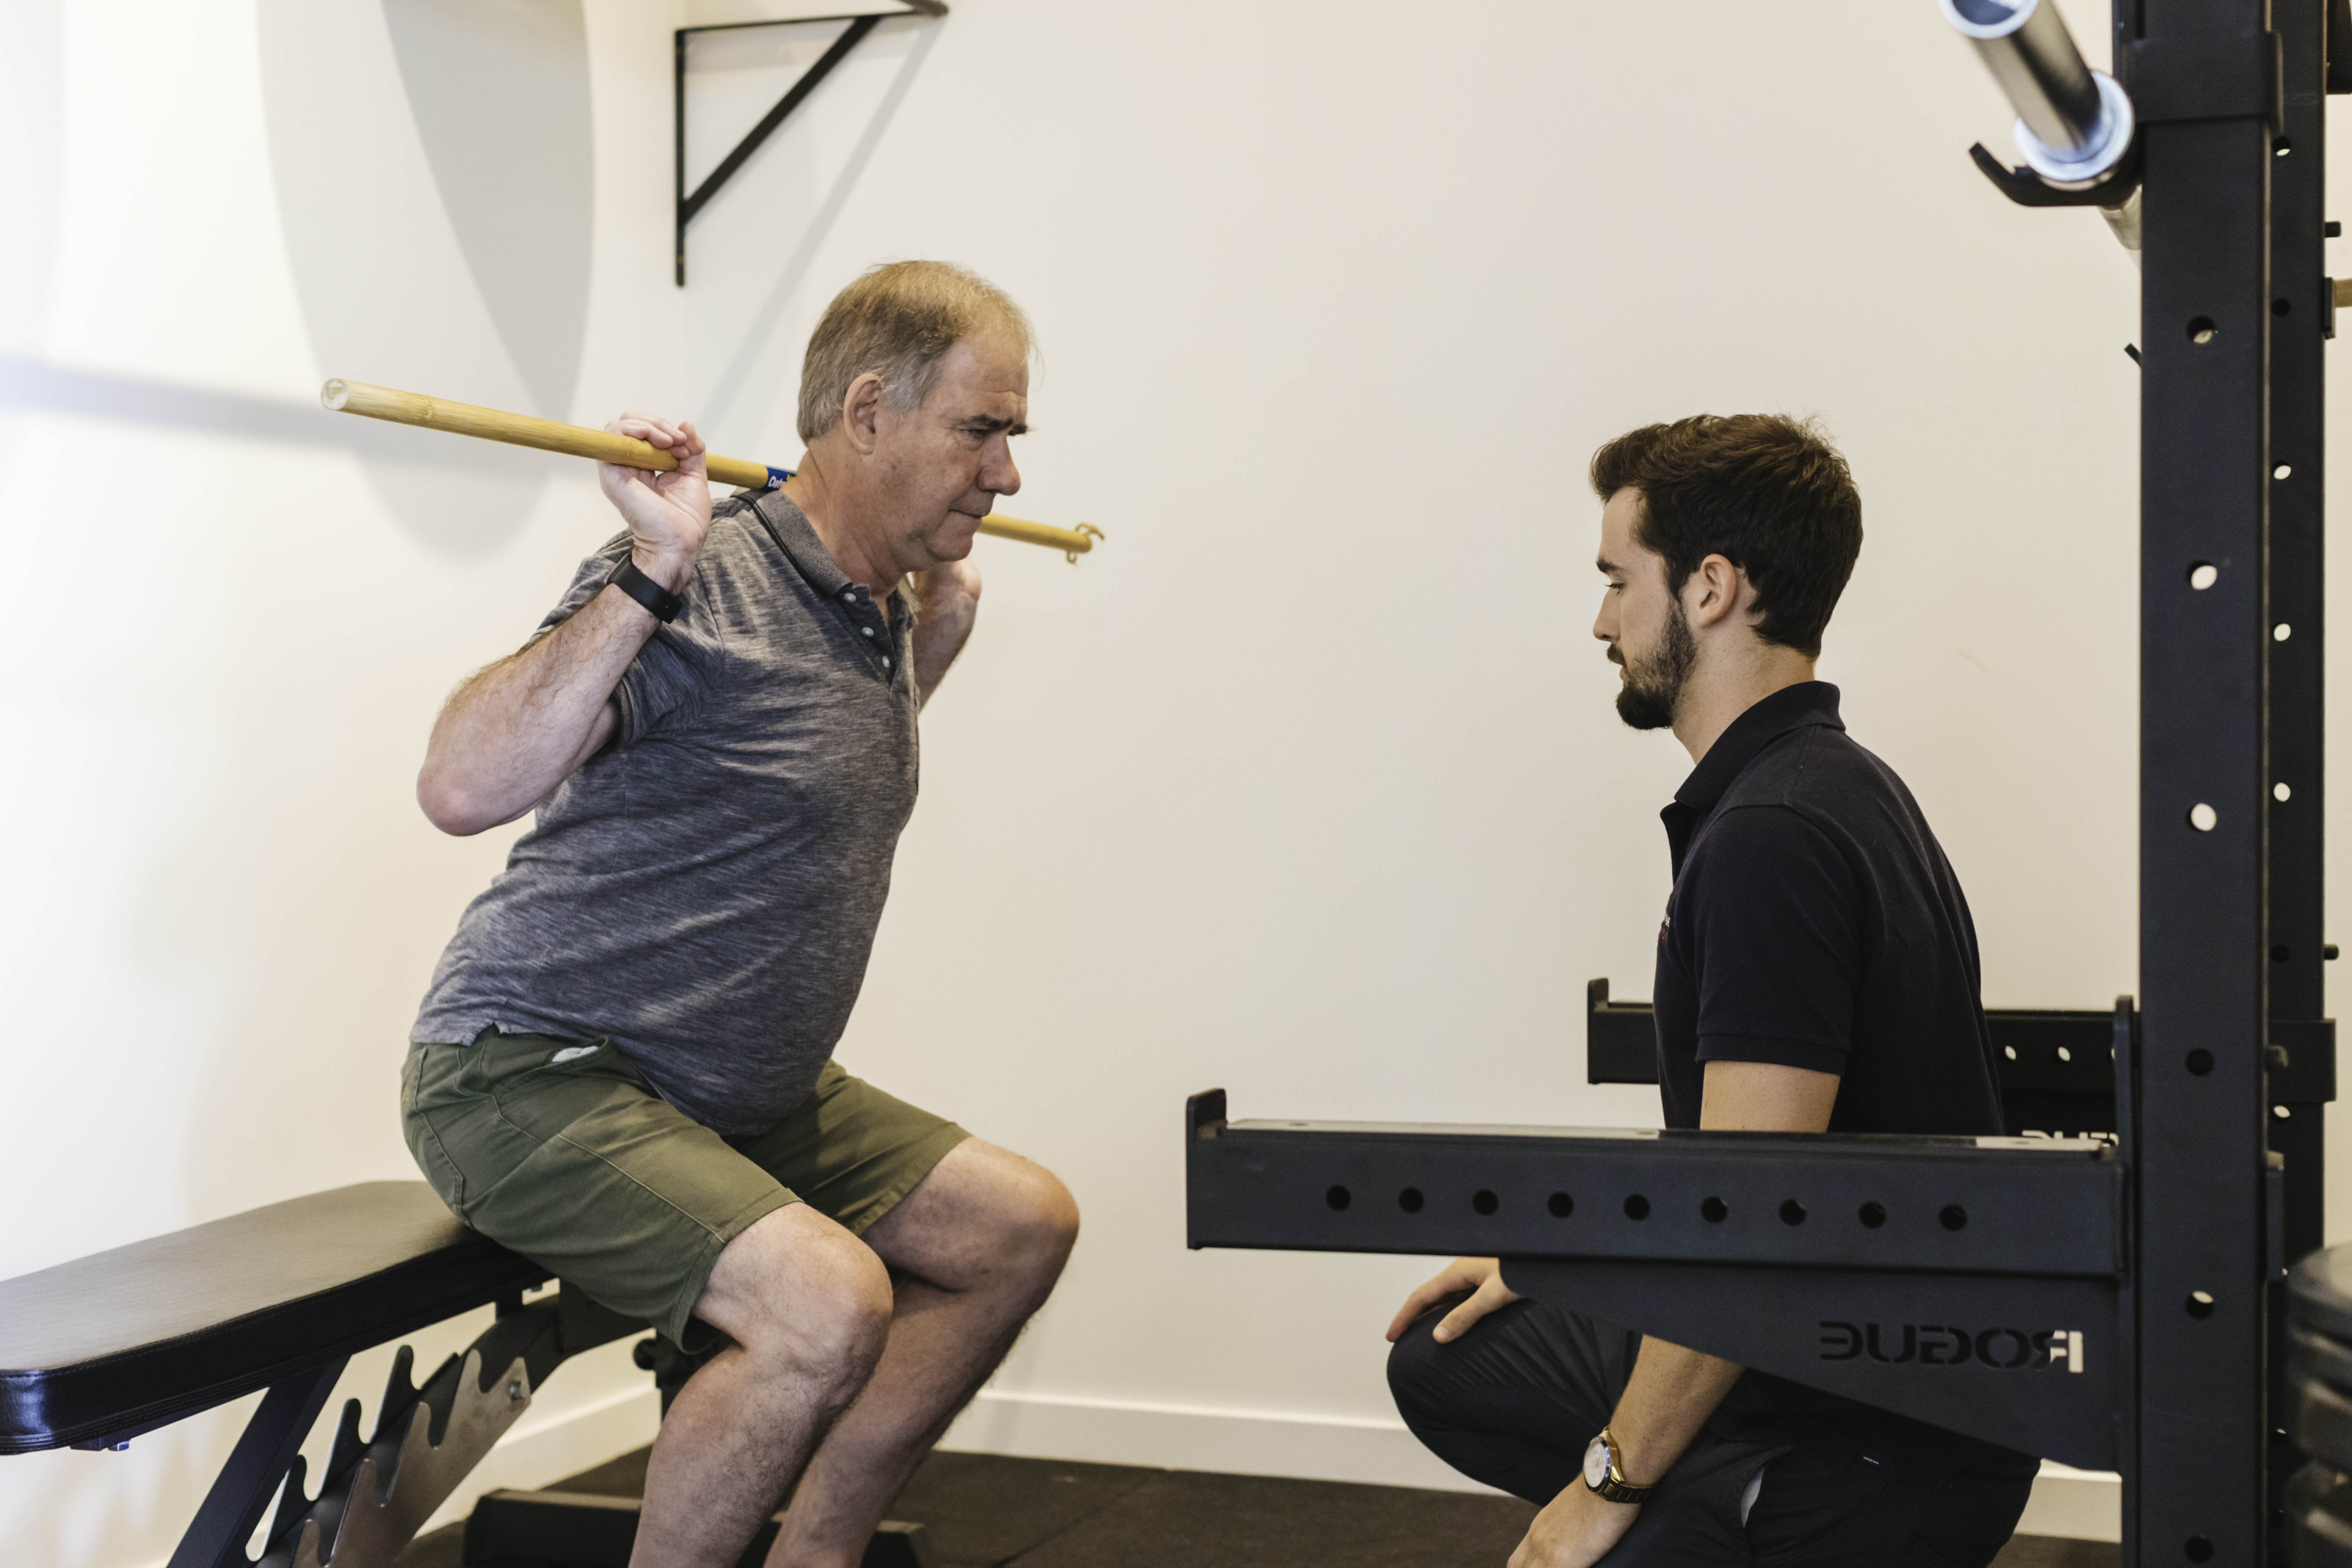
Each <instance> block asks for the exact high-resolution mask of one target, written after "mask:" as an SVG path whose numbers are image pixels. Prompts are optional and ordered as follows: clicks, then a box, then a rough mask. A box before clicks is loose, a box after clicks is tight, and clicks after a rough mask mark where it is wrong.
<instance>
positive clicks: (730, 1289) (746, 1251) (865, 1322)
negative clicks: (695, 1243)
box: [700, 1205, 893, 1396]
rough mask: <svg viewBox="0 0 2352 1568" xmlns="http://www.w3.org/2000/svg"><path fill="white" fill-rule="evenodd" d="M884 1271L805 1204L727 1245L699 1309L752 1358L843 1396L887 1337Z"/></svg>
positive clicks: (869, 1368) (888, 1298) (859, 1382)
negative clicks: (702, 1304)
mask: <svg viewBox="0 0 2352 1568" xmlns="http://www.w3.org/2000/svg"><path fill="white" fill-rule="evenodd" d="M892 1305H893V1300H892V1295H891V1289H890V1273H889V1270H888V1269H887V1268H885V1267H884V1266H883V1263H882V1260H881V1259H880V1258H877V1257H876V1256H875V1255H874V1253H873V1252H872V1251H871V1250H870V1249H869V1248H867V1247H866V1246H865V1244H864V1243H862V1242H860V1241H859V1240H858V1239H857V1238H856V1237H854V1236H851V1235H850V1234H849V1233H848V1232H847V1231H845V1230H844V1229H842V1228H841V1227H840V1226H836V1225H835V1224H833V1223H832V1222H831V1221H830V1220H826V1219H824V1218H823V1216H821V1215H816V1214H815V1213H814V1211H813V1210H810V1209H808V1208H807V1207H806V1206H805V1205H793V1206H791V1207H789V1208H784V1209H779V1210H777V1211H776V1212H775V1213H774V1214H772V1215H768V1216H767V1217H766V1218H764V1219H762V1220H761V1221H760V1222H759V1223H758V1224H757V1225H754V1226H752V1227H751V1229H749V1230H747V1231H745V1232H744V1233H743V1234H742V1235H740V1236H739V1237H736V1238H735V1239H734V1240H733V1241H731V1242H730V1243H728V1245H727V1249H726V1250H725V1251H724V1252H723V1253H721V1254H720V1255H719V1266H718V1267H717V1268H713V1269H712V1270H711V1286H710V1289H709V1290H708V1291H706V1293H705V1296H704V1307H703V1309H702V1310H701V1311H700V1315H701V1316H702V1317H704V1318H705V1319H706V1321H709V1322H711V1323H712V1324H714V1325H715V1326H716V1327H718V1328H719V1329H721V1330H723V1331H725V1332H726V1334H727V1335H728V1337H729V1338H730V1339H732V1340H733V1341H734V1342H736V1343H737V1344H738V1345H740V1346H741V1347H742V1349H743V1351H744V1352H745V1353H746V1354H747V1355H748V1356H750V1357H751V1360H752V1361H753V1362H755V1363H762V1364H764V1365H766V1366H768V1367H770V1368H772V1370H774V1371H776V1372H778V1373H784V1374H786V1375H792V1376H797V1377H803V1378H806V1379H809V1380H811V1381H813V1382H814V1383H817V1384H822V1385H824V1386H825V1387H827V1388H828V1389H832V1390H834V1391H835V1392H836V1393H838V1394H844V1395H845V1396H846V1395H855V1394H856V1391H857V1390H858V1389H860V1388H862V1387H864V1386H865V1384H866V1378H867V1376H868V1375H870V1374H871V1373H872V1372H873V1370H874V1364H875V1363H877V1361H879V1360H880V1359H881V1357H882V1351H883V1347H884V1346H885V1344H887V1342H888V1339H889V1334H890V1317H891V1309H892Z"/></svg>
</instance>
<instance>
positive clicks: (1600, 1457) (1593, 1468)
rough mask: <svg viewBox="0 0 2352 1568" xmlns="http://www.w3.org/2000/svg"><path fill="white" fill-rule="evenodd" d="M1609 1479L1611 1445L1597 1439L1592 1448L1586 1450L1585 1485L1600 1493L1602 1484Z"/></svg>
mask: <svg viewBox="0 0 2352 1568" xmlns="http://www.w3.org/2000/svg"><path fill="white" fill-rule="evenodd" d="M1607 1479H1609V1445H1608V1444H1606V1443H1604V1442H1602V1441H1601V1439H1600V1438H1598V1437H1595V1438H1594V1439H1592V1447H1589V1448H1587V1449H1585V1450H1584V1484H1585V1485H1586V1486H1588V1487H1591V1489H1593V1490H1595V1491H1599V1490H1600V1489H1601V1482H1603V1481H1605V1480H1607Z"/></svg>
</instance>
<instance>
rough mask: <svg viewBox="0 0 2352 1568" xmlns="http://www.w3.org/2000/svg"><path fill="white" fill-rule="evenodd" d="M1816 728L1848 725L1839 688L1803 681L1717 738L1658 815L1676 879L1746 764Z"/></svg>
mask: <svg viewBox="0 0 2352 1568" xmlns="http://www.w3.org/2000/svg"><path fill="white" fill-rule="evenodd" d="M1816 724H1819V725H1824V726H1826V727H1828V728H1830V729H1832V730H1843V729H1844V728H1845V721H1843V720H1842V719H1840V718H1839V717H1838V689H1837V688H1836V687H1834V686H1832V685H1831V684H1830V683H1829V682H1828V681H1826V680H1801V681H1799V682H1798V683H1797V684H1796V685H1794V686H1784V687H1782V688H1781V689H1780V690H1778V691H1775V692H1774V693H1772V695H1771V696H1769V697H1767V698H1765V699H1764V700H1762V701H1760V702H1758V703H1755V704H1753V705H1752V706H1751V707H1749V708H1748V711H1747V712H1745V713H1742V714H1741V715H1740V716H1739V717H1738V718H1737V719H1734V720H1733V721H1731V723H1730V725H1729V727H1727V729H1726V730H1725V731H1723V733H1722V734H1720V735H1718V736H1717V737H1716V741H1715V744H1714V745H1712V746H1709V747H1708V748H1707V752H1706V756H1704V757H1701V758H1700V759H1699V762H1698V766H1696V767H1695V768H1693V769H1691V771H1690V777H1688V778H1686V779H1685V780H1683V787H1682V788H1680V789H1678V790H1676V791H1675V798H1674V801H1673V802H1672V804H1670V805H1667V806H1666V807H1665V809H1664V810H1663V811H1661V812H1659V813H1658V817H1659V820H1661V821H1663V822H1664V824H1665V825H1666V843H1667V846H1668V847H1670V848H1671V849H1672V850H1673V852H1674V865H1675V873H1676V874H1677V875H1680V874H1681V871H1682V868H1683V851H1684V850H1685V848H1687V847H1689V845H1690V839H1691V835H1692V834H1693V833H1694V832H1696V830H1697V827H1698V825H1699V824H1700V823H1701V822H1704V821H1705V820H1706V817H1707V816H1708V814H1709V813H1711V812H1713V811H1714V810H1715V808H1716V805H1717V802H1719V801H1721V800H1722V799H1723V796H1724V792H1725V791H1727V790H1728V789H1729V788H1730V787H1731V785H1732V781H1734V780H1735V779H1737V778H1738V777H1739V775H1740V774H1741V773H1746V772H1747V771H1748V763H1752V762H1754V761H1755V760H1756V758H1757V755H1758V753H1759V752H1762V751H1763V750H1764V748H1765V747H1767V746H1769V745H1770V744H1771V743H1772V742H1775V741H1777V740H1779V739H1780V737H1781V736H1783V735H1785V734H1787V733H1789V732H1790V731H1792V730H1802V729H1805V728H1807V727H1809V726H1811V725H1816Z"/></svg>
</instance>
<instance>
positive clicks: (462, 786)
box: [416, 588, 661, 834]
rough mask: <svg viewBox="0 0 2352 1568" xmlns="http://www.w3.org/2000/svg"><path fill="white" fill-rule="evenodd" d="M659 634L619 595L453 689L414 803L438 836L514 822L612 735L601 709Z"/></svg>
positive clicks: (601, 597)
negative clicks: (623, 677)
mask: <svg viewBox="0 0 2352 1568" xmlns="http://www.w3.org/2000/svg"><path fill="white" fill-rule="evenodd" d="M660 625H661V623H660V622H659V621H656V619H655V618H654V617H653V616H652V615H651V614H650V613H648V612H647V611H646V609H645V608H644V606H642V605H639V604H638V603H637V602H636V601H635V600H634V599H632V598H630V597H629V596H628V595H625V594H623V593H621V592H620V591H619V590H617V589H610V588H608V589H606V590H604V592H602V593H600V594H598V595H596V596H595V597H593V598H592V599H590V600H589V601H588V602H587V603H586V604H585V605H582V606H581V607H580V609H579V611H578V612H577V613H576V614H574V615H573V616H572V617H571V619H569V620H567V621H565V622H564V623H563V624H562V626H558V627H556V628H555V629H554V630H553V631H551V632H550V633H548V634H547V636H545V637H541V638H540V639H539V640H538V641H537V642H535V643H533V644H531V645H530V647H527V648H525V649H523V650H522V651H521V652H520V653H518V654H516V655H514V656H513V657H512V658H506V659H501V660H500V661H499V662H498V663H497V664H494V665H492V666H490V667H489V668H488V669H485V670H483V671H482V672H481V673H479V674H478V675H476V676H475V677H474V678H473V679H470V680H468V681H467V682H466V683H465V685H463V686H461V687H459V688H458V689H457V691H456V692H455V693H454V694H453V695H452V696H451V697H450V699H449V701H448V703H447V705H446V706H445V707H444V708H443V709H442V710H441V716H440V718H439V719H438V720H436V721H435V722H434V725H433V739H432V741H431V742H430V743H429V744H428V745H427V747H426V749H425V766H424V768H423V769H422V770H421V771H420V772H419V773H417V777H416V798H417V803H418V804H419V805H422V806H423V807H424V808H425V816H428V817H430V818H431V819H432V821H433V824H434V826H436V827H439V828H440V829H441V830H442V831H443V832H445V833H456V834H468V833H479V832H481V831H482V830H483V829H484V828H488V827H493V826H497V825H498V824H499V823H501V822H511V821H512V820H514V819H515V818H516V817H518V816H521V815H522V814H523V813H524V812H526V811H529V810H530V808H531V807H532V806H533V805H537V804H538V803H539V802H540V801H541V800H543V799H544V798H546V796H547V795H548V792H549V791H551V790H552V789H554V788H555V786H556V785H557V784H562V782H563V781H564V780H565V779H566V778H568V777H570V776H571V774H572V770H573V769H575V768H577V767H578V766H579V765H580V764H581V763H583V762H585V761H587V759H588V758H589V757H590V756H592V755H593V754H594V752H595V751H596V748H597V747H598V746H600V745H602V744H603V743H604V741H605V740H606V739H607V738H608V737H609V736H610V734H611V727H612V721H611V720H610V719H609V718H607V716H606V715H607V706H606V705H607V704H608V703H609V702H610V701H611V700H612V696H613V691H614V688H615V687H617V686H618V685H619V684H620V682H621V677H622V675H623V674H625V672H626V671H627V669H628V668H629V663H630V661H631V660H632V659H634V658H636V657H637V650H638V649H640V648H642V647H645V645H646V639H648V638H649V637H652V636H653V634H654V631H655V629H656V627H658V626H660Z"/></svg>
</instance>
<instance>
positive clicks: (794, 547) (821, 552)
mask: <svg viewBox="0 0 2352 1568" xmlns="http://www.w3.org/2000/svg"><path fill="white" fill-rule="evenodd" d="M751 510H753V511H754V512H756V513H758V514H759V518H760V521H761V524H762V525H763V526H765V527H766V529H767V531H768V537H769V538H771V539H772V540H774V541H775V542H776V548H777V549H779V550H781V551H782V552H784V559H785V560H787V561H790V562H791V563H793V569H794V570H795V571H797V572H799V573H800V574H801V575H802V576H803V577H805V578H806V579H808V584H809V586H810V587H812V588H814V589H815V590H816V591H817V592H818V593H819V594H821V595H824V597H825V598H828V599H832V598H837V597H839V596H840V594H841V591H842V590H843V589H844V588H846V587H848V586H849V585H850V584H849V574H847V573H845V572H844V571H843V570H842V569H841V567H840V564H839V563H836V562H835V560H834V558H833V552H832V551H830V550H827V549H826V548H825V547H824V540H822V539H819V538H818V537H817V536H816V530H815V529H814V528H812V527H810V526H809V520H808V517H807V515H806V514H805V513H803V511H802V510H801V509H800V508H798V507H796V506H794V505H793V503H792V501H791V500H790V499H789V498H787V497H786V496H785V494H784V492H783V491H782V490H770V491H768V492H767V493H766V494H764V495H762V496H761V497H760V498H759V499H758V500H754V501H753V502H752V503H751Z"/></svg>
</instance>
